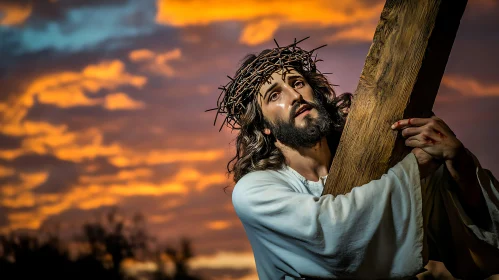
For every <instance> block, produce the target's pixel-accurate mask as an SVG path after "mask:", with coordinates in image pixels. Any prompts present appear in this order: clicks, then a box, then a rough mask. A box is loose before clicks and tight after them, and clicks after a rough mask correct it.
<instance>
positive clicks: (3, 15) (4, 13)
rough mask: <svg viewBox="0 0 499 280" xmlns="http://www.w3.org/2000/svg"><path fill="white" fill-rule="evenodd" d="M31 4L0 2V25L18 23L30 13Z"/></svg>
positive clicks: (24, 19)
mask: <svg viewBox="0 0 499 280" xmlns="http://www.w3.org/2000/svg"><path fill="white" fill-rule="evenodd" d="M32 11H33V6H32V5H31V4H27V5H22V4H11V3H0V25H9V26H12V25H19V24H22V23H23V22H24V21H26V19H27V18H28V17H29V16H30V15H31V12H32Z"/></svg>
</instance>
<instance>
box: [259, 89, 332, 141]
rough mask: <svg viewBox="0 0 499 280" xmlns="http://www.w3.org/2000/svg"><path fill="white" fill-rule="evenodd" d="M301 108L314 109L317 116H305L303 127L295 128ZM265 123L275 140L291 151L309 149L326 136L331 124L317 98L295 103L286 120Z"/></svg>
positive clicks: (266, 121) (279, 119)
mask: <svg viewBox="0 0 499 280" xmlns="http://www.w3.org/2000/svg"><path fill="white" fill-rule="evenodd" d="M302 108H307V110H312V109H315V110H317V112H318V116H317V117H313V116H311V115H310V114H306V115H305V116H303V122H304V123H305V125H303V126H297V125H296V122H295V119H296V117H297V116H299V115H300V112H299V110H304V109H302ZM308 108H310V109H308ZM302 114H303V113H302ZM265 123H266V126H268V127H270V130H271V131H273V133H274V136H275V138H276V139H277V140H279V141H280V142H281V143H283V144H285V145H287V146H289V147H291V148H293V149H298V148H300V147H303V148H310V147H312V146H314V145H315V144H316V143H317V142H319V141H320V140H321V139H322V138H323V137H324V136H326V135H327V133H328V132H329V131H330V128H331V123H332V122H331V118H330V117H329V114H328V112H327V111H326V109H325V108H324V106H323V105H322V104H321V103H320V101H319V100H317V98H314V101H313V102H308V101H306V100H303V99H302V100H300V102H297V103H295V104H294V105H293V107H292V108H291V110H290V112H289V117H288V118H287V120H284V119H281V118H277V119H276V120H275V121H274V122H270V121H268V120H265Z"/></svg>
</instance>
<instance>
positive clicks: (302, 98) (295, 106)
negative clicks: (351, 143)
mask: <svg viewBox="0 0 499 280" xmlns="http://www.w3.org/2000/svg"><path fill="white" fill-rule="evenodd" d="M258 102H259V105H260V108H261V109H262V113H263V116H264V119H265V127H266V128H265V129H264V133H265V134H267V135H270V134H273V135H274V136H275V138H276V139H277V140H279V141H280V142H281V143H283V144H285V145H287V146H289V147H291V148H294V149H297V148H300V147H304V148H307V147H312V146H314V145H315V144H316V143H317V142H319V141H320V140H321V138H322V137H324V136H326V134H327V133H328V131H329V130H330V128H331V124H332V121H331V118H330V117H329V114H328V112H327V110H326V109H325V107H324V106H323V105H322V103H321V102H320V100H318V98H317V96H316V95H315V94H314V91H313V89H312V87H311V86H310V85H309V84H308V82H307V81H306V79H305V78H304V77H303V76H302V75H301V74H300V73H298V72H297V71H296V70H294V69H291V70H290V71H289V72H287V73H286V75H285V76H284V77H283V75H282V73H281V72H275V73H274V74H273V75H272V76H271V77H270V78H269V80H268V82H267V83H265V84H264V85H263V86H262V87H261V89H260V98H259V100H258Z"/></svg>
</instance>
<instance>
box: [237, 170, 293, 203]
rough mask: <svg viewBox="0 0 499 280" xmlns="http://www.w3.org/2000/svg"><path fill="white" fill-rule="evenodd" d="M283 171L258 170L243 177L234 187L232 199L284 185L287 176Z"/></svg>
mask: <svg viewBox="0 0 499 280" xmlns="http://www.w3.org/2000/svg"><path fill="white" fill-rule="evenodd" d="M285 173H286V172H285V171H284V170H258V171H253V172H250V173H248V174H246V175H244V176H243V177H242V178H241V179H239V181H238V182H237V183H236V185H235V186H234V191H233V193H232V197H234V196H236V197H237V196H239V195H249V194H251V192H253V191H258V190H259V189H261V188H265V187H268V186H271V185H279V184H286V182H287V181H288V180H287V178H286V177H287V174H285Z"/></svg>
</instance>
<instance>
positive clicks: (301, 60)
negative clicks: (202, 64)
mask: <svg viewBox="0 0 499 280" xmlns="http://www.w3.org/2000/svg"><path fill="white" fill-rule="evenodd" d="M308 38H309V37H306V38H304V39H302V40H299V41H296V39H295V40H294V43H292V44H290V45H288V46H285V47H280V46H279V44H278V43H277V41H276V40H275V39H274V42H275V44H276V45H277V47H276V48H273V49H271V50H270V51H269V52H265V53H260V55H258V56H257V57H256V59H254V60H253V61H252V62H251V63H249V64H248V65H246V66H245V67H243V68H241V69H239V70H238V71H237V72H236V75H235V77H233V78H232V77H230V76H227V77H228V78H229V82H228V83H227V84H226V85H225V86H221V87H219V88H218V89H220V90H221V91H222V92H221V93H220V96H219V97H218V100H217V107H216V108H213V109H209V110H206V111H214V110H217V114H216V116H215V121H214V123H213V125H215V124H216V122H217V118H218V115H225V119H224V121H223V123H222V125H221V126H220V130H222V128H223V126H224V125H227V126H228V127H229V128H231V129H233V130H234V129H236V130H237V129H240V128H241V117H242V115H243V114H244V112H245V110H246V106H247V104H248V102H249V101H251V99H252V98H253V97H254V96H256V95H257V94H259V91H260V87H261V86H262V85H263V83H265V82H266V81H267V80H268V79H269V77H270V76H271V75H272V74H273V73H274V72H276V71H279V70H281V72H282V78H283V79H284V78H285V75H286V73H287V72H289V71H290V69H289V68H290V67H295V66H296V65H299V66H300V68H301V69H302V70H303V71H306V72H309V71H310V72H319V71H318V70H317V68H316V65H315V64H316V63H317V62H319V61H322V59H317V54H315V55H314V54H313V53H314V51H316V50H318V49H320V48H322V47H325V46H326V45H322V46H320V47H317V48H315V49H312V50H310V51H305V50H303V49H301V48H300V47H298V46H297V44H298V43H301V42H303V41H304V40H306V39H308ZM322 74H328V73H322Z"/></svg>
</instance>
